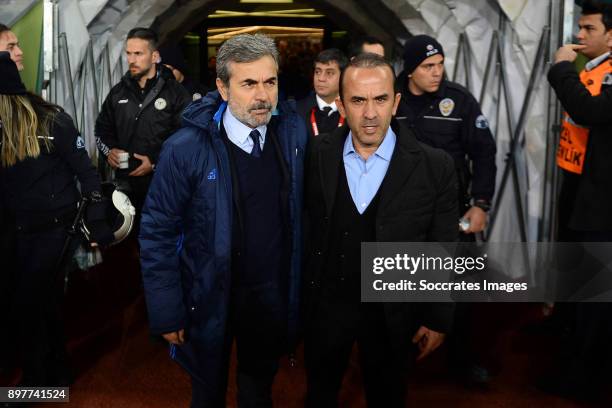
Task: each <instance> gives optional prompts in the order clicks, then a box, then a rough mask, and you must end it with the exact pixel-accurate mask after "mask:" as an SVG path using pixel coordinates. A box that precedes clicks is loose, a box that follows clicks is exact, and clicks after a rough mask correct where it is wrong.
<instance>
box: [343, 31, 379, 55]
mask: <svg viewBox="0 0 612 408" xmlns="http://www.w3.org/2000/svg"><path fill="white" fill-rule="evenodd" d="M364 44H380V45H382V46H383V47H384V46H385V44H383V42H382V41H381V40H380V39H379V38H377V37H373V36H371V35H364V36H362V37H358V38H357V39H356V40H354V41H352V42H351V44H350V45H349V58H353V57H356V56H357V55H359V54H361V53H362V52H363V46H364Z"/></svg>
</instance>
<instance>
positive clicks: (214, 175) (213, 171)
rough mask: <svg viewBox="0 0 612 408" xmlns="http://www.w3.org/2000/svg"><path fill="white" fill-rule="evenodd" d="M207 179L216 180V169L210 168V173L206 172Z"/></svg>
mask: <svg viewBox="0 0 612 408" xmlns="http://www.w3.org/2000/svg"><path fill="white" fill-rule="evenodd" d="M206 178H207V179H208V180H211V181H212V180H216V179H217V169H212V170H211V171H210V173H208V177H206Z"/></svg>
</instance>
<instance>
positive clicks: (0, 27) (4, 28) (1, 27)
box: [0, 23, 11, 34]
mask: <svg viewBox="0 0 612 408" xmlns="http://www.w3.org/2000/svg"><path fill="white" fill-rule="evenodd" d="M5 31H11V27H9V26H7V25H5V24H2V23H0V34H2V33H3V32H5Z"/></svg>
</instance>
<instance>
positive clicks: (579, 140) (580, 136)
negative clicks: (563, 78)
mask: <svg viewBox="0 0 612 408" xmlns="http://www.w3.org/2000/svg"><path fill="white" fill-rule="evenodd" d="M610 72H612V63H611V62H610V60H609V59H606V60H604V61H603V62H602V63H600V64H599V65H598V66H597V67H595V68H593V69H591V70H590V71H587V70H583V71H582V72H580V81H581V82H582V83H583V84H584V86H585V87H586V89H587V90H588V91H589V92H590V93H591V95H593V96H596V95H599V94H600V92H601V84H602V82H603V79H604V77H605V76H606V75H607V74H608V73H610ZM588 141H589V129H588V128H585V127H582V126H579V125H577V124H576V123H574V121H573V120H572V119H571V118H570V117H569V115H568V114H567V112H565V113H564V114H563V121H562V129H561V135H560V137H559V147H558V148H557V165H558V166H559V167H561V168H562V169H564V170H567V171H570V172H572V173H576V174H582V169H583V167H584V159H585V157H586V151H587V144H588Z"/></svg>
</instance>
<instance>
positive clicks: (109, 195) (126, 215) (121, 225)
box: [81, 183, 136, 245]
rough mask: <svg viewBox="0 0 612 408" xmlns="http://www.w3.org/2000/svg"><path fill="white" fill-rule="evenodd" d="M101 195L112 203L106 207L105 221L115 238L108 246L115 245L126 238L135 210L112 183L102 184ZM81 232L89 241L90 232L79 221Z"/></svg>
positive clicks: (82, 222)
mask: <svg viewBox="0 0 612 408" xmlns="http://www.w3.org/2000/svg"><path fill="white" fill-rule="evenodd" d="M102 195H103V196H104V198H105V199H110V201H111V203H112V205H108V206H107V207H106V219H107V221H108V223H109V225H110V227H111V230H112V231H113V235H114V237H115V240H114V241H113V242H112V243H111V244H110V245H116V244H118V243H120V242H121V241H123V240H124V239H125V238H127V236H128V235H129V234H130V231H132V228H133V227H134V221H135V218H136V209H135V208H134V206H133V205H132V203H131V201H130V199H129V197H128V196H127V194H125V193H124V192H122V191H120V190H117V188H116V186H115V185H114V184H113V183H102ZM81 231H82V233H83V235H85V238H86V239H87V240H90V238H91V232H90V230H89V229H88V228H87V224H86V223H85V221H84V220H81Z"/></svg>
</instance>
